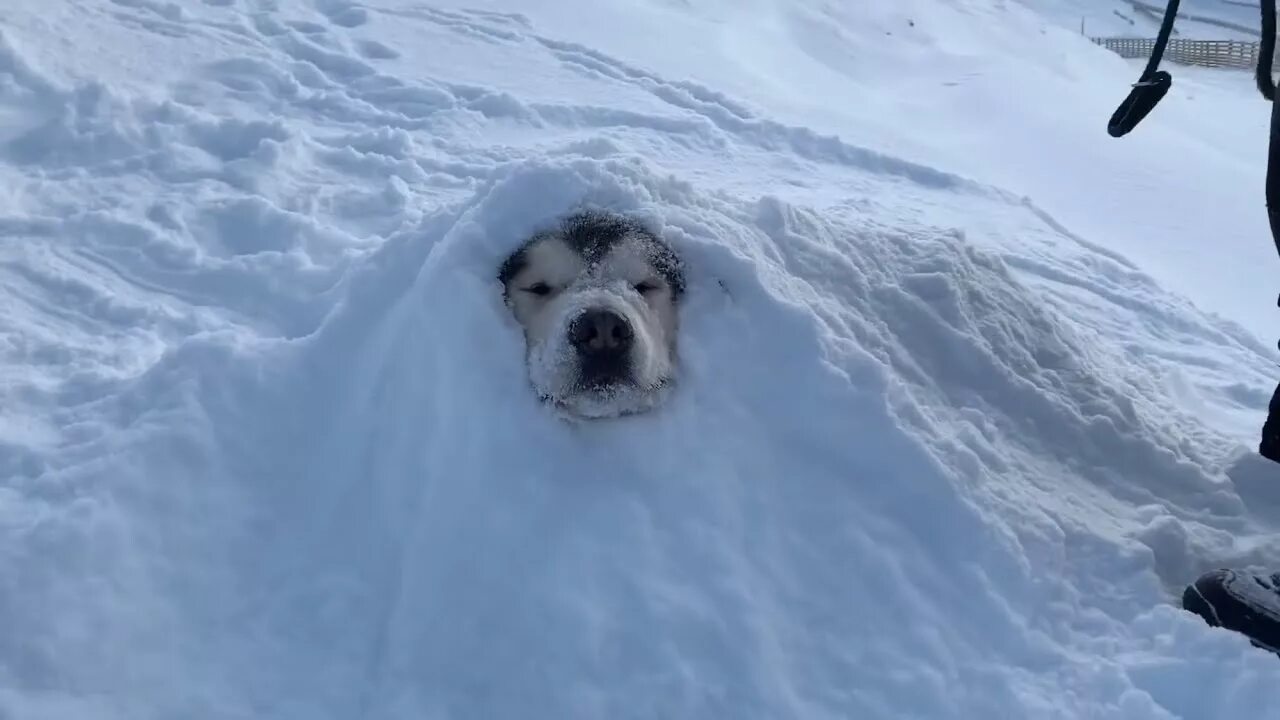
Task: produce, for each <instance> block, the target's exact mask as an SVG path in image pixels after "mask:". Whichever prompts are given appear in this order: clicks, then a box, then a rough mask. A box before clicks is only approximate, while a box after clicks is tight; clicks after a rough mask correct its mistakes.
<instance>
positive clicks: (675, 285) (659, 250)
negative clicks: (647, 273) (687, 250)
mask: <svg viewBox="0 0 1280 720" xmlns="http://www.w3.org/2000/svg"><path fill="white" fill-rule="evenodd" d="M653 248H654V250H653V264H654V266H655V267H657V268H658V272H660V273H662V277H663V278H665V279H666V281H667V284H668V285H670V286H671V296H672V297H673V298H675V299H677V300H678V299H679V298H680V296H681V295H683V294H684V290H685V280H684V263H683V262H682V261H681V260H680V256H679V255H676V252H675V250H672V249H671V246H670V245H667V243H666V242H664V241H662V240H659V239H657V238H656V237H655V239H654V242H653Z"/></svg>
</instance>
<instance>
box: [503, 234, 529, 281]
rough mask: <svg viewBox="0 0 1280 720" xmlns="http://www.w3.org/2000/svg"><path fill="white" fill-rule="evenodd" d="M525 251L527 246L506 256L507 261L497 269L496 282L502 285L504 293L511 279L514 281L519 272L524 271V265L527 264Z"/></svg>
mask: <svg viewBox="0 0 1280 720" xmlns="http://www.w3.org/2000/svg"><path fill="white" fill-rule="evenodd" d="M527 251H528V246H527V245H524V246H521V247H520V248H519V249H517V250H516V251H515V252H513V253H511V254H510V255H508V256H507V259H506V260H504V261H503V262H502V267H500V268H498V281H499V282H501V283H502V286H503V289H504V292H505V290H506V289H507V287H508V286H509V285H510V284H511V281H512V279H514V278H515V276H516V275H519V274H520V271H521V270H523V269H524V267H525V265H526V264H528V261H529V259H528V257H526V253H527Z"/></svg>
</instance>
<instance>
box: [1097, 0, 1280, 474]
mask: <svg viewBox="0 0 1280 720" xmlns="http://www.w3.org/2000/svg"><path fill="white" fill-rule="evenodd" d="M1178 3H1179V0H1169V4H1168V6H1167V7H1166V8H1165V11H1164V19H1163V20H1162V21H1161V23H1160V34H1159V35H1158V36H1156V44H1155V47H1154V48H1152V51H1151V58H1150V59H1149V60H1148V61H1147V66H1146V68H1144V69H1143V71H1142V75H1141V77H1139V78H1138V82H1136V83H1134V85H1133V90H1131V91H1130V92H1129V96H1128V97H1126V98H1125V99H1124V102H1122V103H1120V107H1118V108H1116V111H1115V113H1114V114H1112V116H1111V120H1110V121H1109V122H1108V123H1107V133H1108V134H1110V135H1111V137H1115V138H1119V137H1124V136H1125V135H1128V134H1129V133H1130V132H1131V131H1132V130H1133V129H1134V128H1135V127H1137V126H1138V123H1140V122H1142V120H1143V119H1144V118H1146V117H1147V115H1149V114H1150V113H1151V111H1152V110H1154V109H1155V107H1156V105H1158V104H1159V103H1160V101H1161V100H1163V99H1164V96H1165V95H1167V94H1168V92H1169V88H1170V87H1171V86H1172V85H1173V76H1172V75H1170V74H1169V73H1167V72H1165V71H1164V70H1161V69H1160V61H1161V60H1162V59H1163V58H1164V51H1165V48H1166V47H1168V45H1169V36H1170V35H1171V34H1172V33H1173V21H1174V19H1175V18H1176V17H1177V15H1178ZM1258 4H1259V6H1260V7H1261V9H1262V39H1261V42H1260V43H1259V46H1258V66H1257V70H1256V72H1255V73H1254V81H1255V83H1256V84H1257V86H1258V92H1259V93H1261V94H1262V97H1263V98H1265V99H1266V100H1267V102H1269V103H1271V130H1270V137H1269V138H1268V147H1267V179H1266V187H1265V198H1266V206H1267V221H1268V224H1269V225H1270V228H1271V242H1272V243H1273V244H1274V245H1275V248H1276V254H1277V255H1280V103H1276V101H1275V100H1276V84H1275V80H1274V78H1273V77H1272V75H1271V69H1272V64H1273V62H1274V60H1275V52H1276V0H1260V1H1259V3H1258ZM1276 304H1277V306H1280V298H1277V300H1276ZM1258 452H1259V454H1261V455H1262V456H1263V457H1265V458H1267V459H1268V460H1271V461H1273V462H1277V463H1280V384H1278V385H1277V386H1276V389H1275V392H1274V393H1273V394H1272V396H1271V402H1270V404H1269V406H1268V409H1267V419H1266V421H1265V422H1264V423H1263V426H1262V441H1261V443H1260V444H1259V446H1258Z"/></svg>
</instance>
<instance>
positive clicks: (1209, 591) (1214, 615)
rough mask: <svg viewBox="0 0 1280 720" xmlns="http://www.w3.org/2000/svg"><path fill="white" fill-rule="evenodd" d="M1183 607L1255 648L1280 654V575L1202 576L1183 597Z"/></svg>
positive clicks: (1224, 573)
mask: <svg viewBox="0 0 1280 720" xmlns="http://www.w3.org/2000/svg"><path fill="white" fill-rule="evenodd" d="M1182 607H1183V608H1185V609H1187V610H1190V611H1191V612H1193V613H1195V614H1197V615H1199V616H1200V617H1202V618H1204V620H1205V622H1207V623H1209V624H1210V625H1212V626H1214V627H1222V628H1226V629H1228V630H1234V631H1235V632H1238V633H1240V634H1242V635H1244V636H1245V637H1247V638H1249V639H1250V640H1251V641H1252V642H1253V644H1254V645H1255V646H1257V647H1260V648H1262V649H1264V650H1270V651H1271V652H1274V653H1277V654H1280V573H1276V574H1274V575H1272V576H1270V577H1267V576H1265V575H1252V574H1249V573H1244V572H1240V571H1237V570H1214V571H1213V572H1209V573H1205V574H1204V575H1201V576H1200V578H1199V579H1198V580H1196V581H1195V582H1194V583H1192V584H1191V585H1189V586H1188V587H1187V589H1186V591H1185V592H1183V593H1182Z"/></svg>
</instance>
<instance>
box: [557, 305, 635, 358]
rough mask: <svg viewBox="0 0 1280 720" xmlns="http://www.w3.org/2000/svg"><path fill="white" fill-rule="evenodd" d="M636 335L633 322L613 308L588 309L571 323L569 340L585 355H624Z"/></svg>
mask: <svg viewBox="0 0 1280 720" xmlns="http://www.w3.org/2000/svg"><path fill="white" fill-rule="evenodd" d="M634 335H635V334H634V333H633V332H632V330H631V323H629V322H627V319H626V318H624V317H622V316H621V315H619V314H618V313H616V312H614V311H612V310H588V311H586V312H584V313H582V314H581V315H579V316H578V317H577V318H576V319H575V320H574V321H573V323H572V324H571V325H569V340H570V341H571V342H572V343H573V346H574V347H575V348H577V349H578V352H579V353H581V354H582V355H584V356H597V357H603V356H610V355H615V356H616V355H622V354H623V353H626V352H627V351H628V350H630V349H631V340H632V338H633V337H634Z"/></svg>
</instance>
